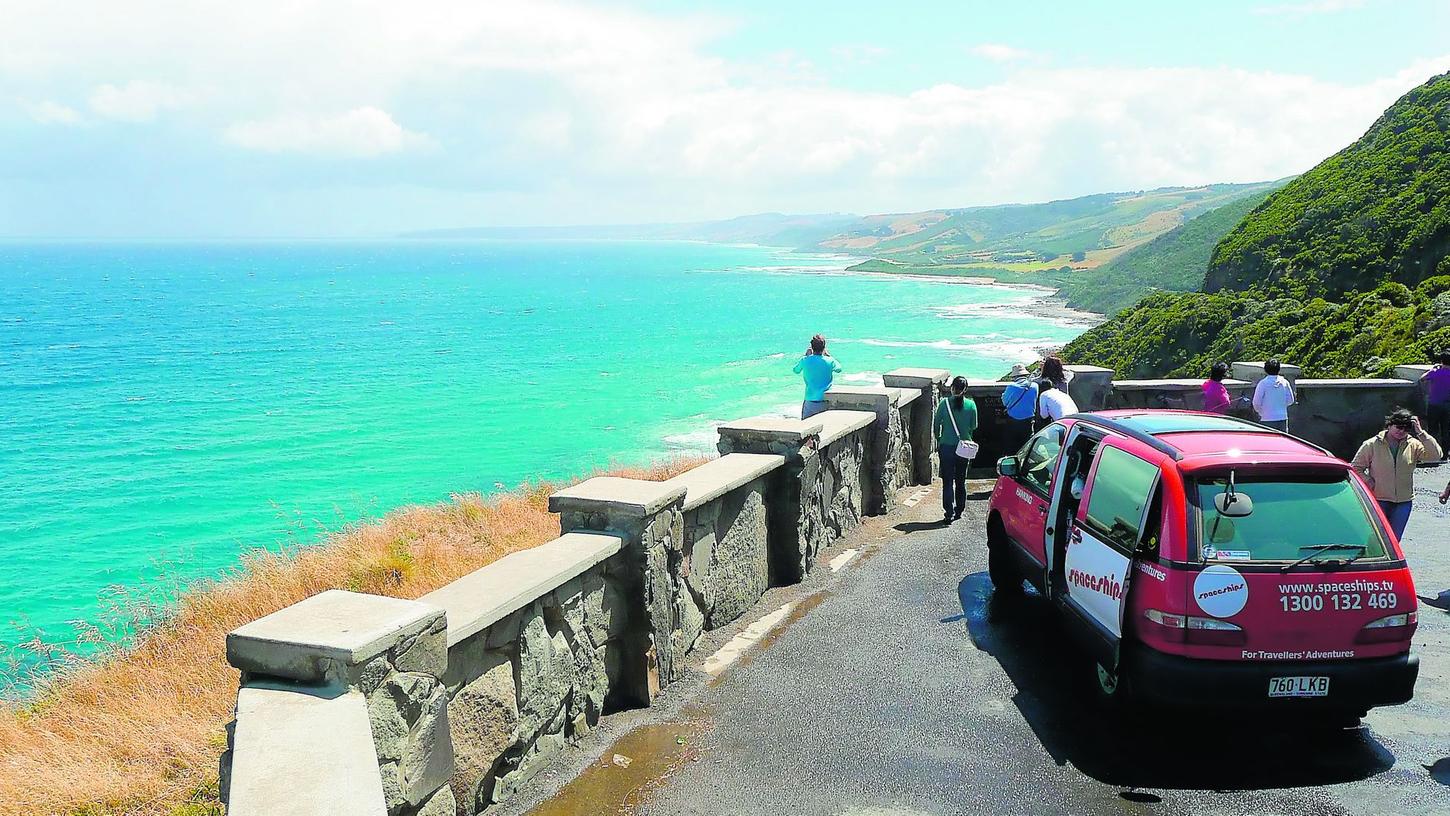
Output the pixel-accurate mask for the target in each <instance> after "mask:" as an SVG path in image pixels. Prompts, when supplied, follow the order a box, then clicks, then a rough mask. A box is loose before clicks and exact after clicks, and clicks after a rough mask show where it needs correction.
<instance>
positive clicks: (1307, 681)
mask: <svg viewBox="0 0 1450 816" xmlns="http://www.w3.org/2000/svg"><path fill="white" fill-rule="evenodd" d="M1269 696H1270V697H1328V696H1329V678H1328V677H1270V678H1269Z"/></svg>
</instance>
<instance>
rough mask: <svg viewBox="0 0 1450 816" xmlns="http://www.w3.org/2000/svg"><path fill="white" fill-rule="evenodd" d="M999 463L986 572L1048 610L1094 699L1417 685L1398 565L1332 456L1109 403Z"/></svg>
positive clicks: (1226, 421) (1301, 700)
mask: <svg viewBox="0 0 1450 816" xmlns="http://www.w3.org/2000/svg"><path fill="white" fill-rule="evenodd" d="M997 472H998V474H999V478H998V479H997V484H996V489H995V490H994V491H993V494H992V500H991V507H990V511H989V516H988V521H987V540H988V547H989V571H990V573H991V577H992V583H993V584H994V586H995V587H996V591H997V592H999V593H1020V592H1022V582H1023V581H1024V580H1026V581H1027V582H1028V583H1030V584H1031V585H1032V586H1033V587H1035V588H1036V589H1037V591H1038V592H1039V593H1041V594H1042V595H1043V596H1044V597H1045V598H1046V599H1048V601H1049V602H1051V603H1053V604H1054V605H1056V607H1057V608H1058V609H1059V611H1060V612H1061V614H1062V615H1063V617H1064V620H1065V621H1066V622H1067V623H1068V629H1069V630H1070V631H1071V632H1072V633H1073V636H1074V638H1075V639H1077V640H1079V641H1080V642H1081V644H1082V645H1083V646H1084V647H1085V650H1086V651H1087V652H1088V653H1089V654H1090V655H1092V657H1093V658H1094V660H1095V661H1096V664H1097V680H1098V689H1099V691H1100V692H1101V693H1102V694H1103V695H1104V696H1105V697H1107V698H1109V699H1113V700H1123V699H1135V700H1142V701H1146V702H1154V703H1162V704H1172V705H1191V706H1210V707H1245V706H1253V707H1256V708H1257V707H1267V708H1270V709H1275V710H1279V711H1286V712H1287V711H1319V712H1323V713H1325V714H1328V715H1331V716H1332V715H1343V717H1344V718H1347V719H1355V718H1358V717H1360V716H1363V715H1364V713H1365V712H1366V711H1368V710H1369V709H1370V708H1371V707H1373V706H1382V705H1395V704H1398V703H1403V702H1406V701H1407V700H1409V699H1410V697H1411V696H1412V695H1413V693H1414V687H1415V679H1416V676H1417V675H1418V673H1419V660H1418V658H1417V657H1416V656H1414V655H1412V654H1411V653H1410V638H1411V636H1412V635H1413V634H1414V632H1415V624H1416V612H1415V605H1416V598H1415V590H1414V584H1413V582H1412V580H1411V578H1410V571H1409V569H1408V567H1407V566H1406V564H1405V558H1404V554H1403V552H1402V551H1401V550H1400V545H1399V542H1398V541H1397V540H1395V537H1394V535H1393V534H1392V533H1391V532H1390V529H1389V525H1388V524H1387V523H1386V522H1385V519H1384V517H1383V515H1382V514H1381V513H1380V511H1379V507H1378V505H1376V504H1375V502H1374V501H1373V497H1372V496H1371V494H1370V492H1369V491H1368V489H1367V488H1366V486H1365V485H1364V483H1363V482H1362V481H1361V479H1360V478H1359V475H1358V474H1356V473H1355V472H1354V471H1353V470H1352V469H1351V468H1350V467H1349V465H1348V464H1346V463H1345V462H1344V461H1342V460H1340V459H1338V458H1336V457H1334V456H1333V455H1331V454H1330V453H1329V452H1328V451H1325V450H1323V449H1321V448H1319V447H1316V446H1314V445H1311V444H1309V443H1307V442H1305V441H1303V440H1300V439H1297V438H1295V437H1292V436H1289V435H1287V434H1283V433H1279V432H1278V431H1273V430H1269V429H1266V428H1263V427H1261V426H1258V425H1254V424H1252V423H1249V422H1244V421H1242V420H1238V419H1234V418H1232V417H1226V416H1222V415H1216V414H1201V413H1194V412H1188V411H1145V410H1137V411H1131V410H1129V411H1105V412H1101V413H1089V414H1078V415H1075V416H1072V417H1068V418H1066V419H1063V420H1061V421H1059V422H1055V423H1053V424H1051V425H1049V426H1047V427H1046V428H1044V429H1042V430H1041V431H1039V432H1037V433H1036V434H1035V435H1033V436H1032V438H1031V439H1029V440H1028V441H1027V443H1026V445H1024V446H1023V447H1022V449H1021V451H1019V452H1018V453H1017V454H1016V455H1015V456H1009V457H1006V458H1003V459H1002V460H1000V461H999V462H998V464H997ZM1334 719H1336V720H1337V719H1338V718H1337V717H1335V718H1334Z"/></svg>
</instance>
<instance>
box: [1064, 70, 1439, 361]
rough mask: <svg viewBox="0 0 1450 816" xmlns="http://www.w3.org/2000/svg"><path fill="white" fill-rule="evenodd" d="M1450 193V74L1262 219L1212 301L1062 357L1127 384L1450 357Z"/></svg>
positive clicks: (1235, 247)
mask: <svg viewBox="0 0 1450 816" xmlns="http://www.w3.org/2000/svg"><path fill="white" fill-rule="evenodd" d="M1447 188H1450V74H1447V75H1443V76H1439V77H1435V78H1433V79H1431V80H1430V81H1429V82H1427V83H1425V84H1424V85H1422V86H1421V87H1419V88H1416V89H1415V90H1413V91H1410V92H1409V93H1408V94H1406V95H1405V96H1403V97H1401V99H1400V100H1399V101H1397V102H1396V103H1395V104H1394V105H1392V106H1391V107H1390V108H1389V110H1387V111H1386V112H1385V114H1384V115H1383V116H1382V117H1380V119H1379V120H1378V121H1377V122H1375V124H1374V126H1373V127H1371V128H1370V129H1369V131H1368V132H1367V133H1366V134H1365V135H1364V136H1363V137H1362V138H1361V139H1359V140H1358V141H1356V142H1355V143H1354V144H1353V145H1350V146H1349V147H1347V148H1345V149H1344V150H1342V151H1340V152H1339V153H1338V154H1336V155H1334V156H1332V157H1330V158H1329V159H1327V160H1325V161H1324V162H1322V163H1320V164H1319V165H1318V166H1316V167H1315V168H1314V169H1313V170H1310V171H1309V172H1308V173H1305V174H1304V175H1303V176H1300V177H1299V178H1298V179H1296V180H1294V181H1292V182H1290V183H1289V184H1288V185H1286V186H1285V187H1284V188H1283V189H1282V190H1279V191H1278V192H1276V193H1274V194H1272V195H1271V196H1269V198H1268V199H1267V200H1266V201H1265V202H1264V203H1263V204H1261V205H1260V206H1258V207H1257V208H1255V209H1254V210H1253V211H1252V212H1250V213H1249V215H1248V216H1246V217H1245V218H1244V220H1243V221H1241V222H1240V223H1239V224H1238V225H1237V226H1236V227H1235V228H1234V229H1233V230H1231V231H1230V232H1229V234H1228V235H1227V236H1225V238H1224V239H1223V241H1222V242H1220V243H1219V245H1218V246H1217V247H1216V248H1215V249H1214V252H1213V255H1212V258H1211V260H1210V263H1209V268H1208V271H1207V273H1206V275H1205V280H1204V289H1205V290H1206V291H1205V292H1192V293H1185V294H1159V295H1154V296H1151V297H1149V298H1147V299H1145V300H1143V301H1141V302H1140V303H1138V304H1137V305H1136V306H1134V307H1132V308H1130V309H1128V310H1126V311H1124V312H1122V313H1121V314H1119V315H1118V316H1117V317H1115V318H1114V319H1113V320H1110V321H1108V322H1107V323H1104V324H1103V325H1101V326H1098V327H1097V328H1095V329H1093V330H1092V331H1089V332H1087V333H1086V334H1084V335H1082V336H1081V337H1079V338H1078V339H1077V340H1075V341H1073V342H1072V343H1070V344H1069V345H1068V346H1067V348H1066V349H1065V350H1064V354H1065V355H1066V356H1067V357H1068V359H1070V360H1072V361H1073V362H1080V363H1088V364H1094V365H1103V366H1107V367H1109V368H1112V369H1114V370H1115V371H1117V372H1118V373H1119V374H1120V375H1123V376H1144V375H1148V374H1154V375H1161V374H1170V375H1171V374H1176V375H1183V376H1199V375H1202V374H1204V373H1205V372H1206V369H1207V366H1208V365H1210V364H1211V363H1212V362H1214V361H1215V360H1233V359H1263V358H1264V357H1268V356H1278V357H1281V358H1283V359H1285V360H1289V361H1291V362H1294V363H1297V364H1299V365H1301V366H1303V367H1304V371H1305V373H1306V374H1308V375H1310V376H1337V377H1357V376H1365V375H1383V374H1386V373H1388V372H1390V371H1391V370H1393V367H1394V366H1395V364H1397V363H1407V362H1423V361H1424V360H1425V359H1427V358H1428V357H1429V356H1430V355H1431V354H1434V353H1439V352H1444V351H1450V197H1447V196H1446V195H1445V190H1446V189H1447ZM1436 273H1438V275H1437V274H1436ZM1406 282H1408V283H1411V284H1418V285H1416V286H1415V289H1413V290H1411V289H1410V288H1408V287H1407V286H1406V285H1405V283H1406Z"/></svg>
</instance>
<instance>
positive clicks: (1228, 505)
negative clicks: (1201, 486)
mask: <svg viewBox="0 0 1450 816" xmlns="http://www.w3.org/2000/svg"><path fill="white" fill-rule="evenodd" d="M1213 509H1215V510H1217V511H1218V514H1219V515H1220V516H1223V517H1224V518H1245V517H1247V516H1249V515H1251V514H1252V513H1253V512H1254V500H1253V499H1251V498H1249V494H1247V493H1239V492H1234V493H1228V492H1224V493H1220V494H1218V495H1217V496H1214V497H1213Z"/></svg>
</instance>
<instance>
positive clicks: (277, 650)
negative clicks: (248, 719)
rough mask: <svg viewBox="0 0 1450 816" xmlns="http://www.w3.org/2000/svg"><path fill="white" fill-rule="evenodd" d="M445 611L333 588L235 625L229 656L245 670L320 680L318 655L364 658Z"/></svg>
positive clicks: (338, 659) (358, 660)
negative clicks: (241, 624)
mask: <svg viewBox="0 0 1450 816" xmlns="http://www.w3.org/2000/svg"><path fill="white" fill-rule="evenodd" d="M442 615H443V611H442V610H441V609H438V608H437V607H434V606H429V605H428V604H426V603H421V602H419V601H408V600H403V599H401V598H387V597H384V596H382V595H367V594H364V593H361V592H348V591H346V590H341V589H329V590H327V591H326V592H320V593H318V594H316V595H313V596H312V597H310V598H306V599H304V600H301V601H298V602H297V603H295V604H292V605H291V606H289V607H286V608H285V609H279V610H277V611H276V612H273V613H272V614H270V615H267V616H265V617H262V618H258V619H257V620H254V621H252V622H251V623H248V624H245V625H243V626H239V627H237V628H236V629H234V630H232V631H231V632H230V633H228V634H227V661H228V662H229V663H231V664H232V665H233V666H235V667H236V668H238V669H242V670H243V671H250V672H256V673H260V674H265V675H269V676H272V677H283V678H287V679H291V680H298V681H301V682H319V681H321V680H323V679H324V678H323V677H322V675H321V673H320V666H319V664H320V662H321V661H319V658H321V659H323V660H331V661H336V662H339V663H344V664H347V665H359V664H362V663H366V662H367V661H369V660H371V659H373V658H374V657H376V656H378V655H380V654H382V653H383V652H385V651H387V650H388V649H389V648H391V647H393V646H394V645H396V644H397V643H398V642H399V641H401V640H402V639H404V638H407V637H411V636H412V635H416V634H418V633H419V632H422V631H423V630H424V629H427V628H428V627H429V626H431V625H432V624H433V623H434V622H435V621H436V620H437V619H438V618H440V617H442Z"/></svg>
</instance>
